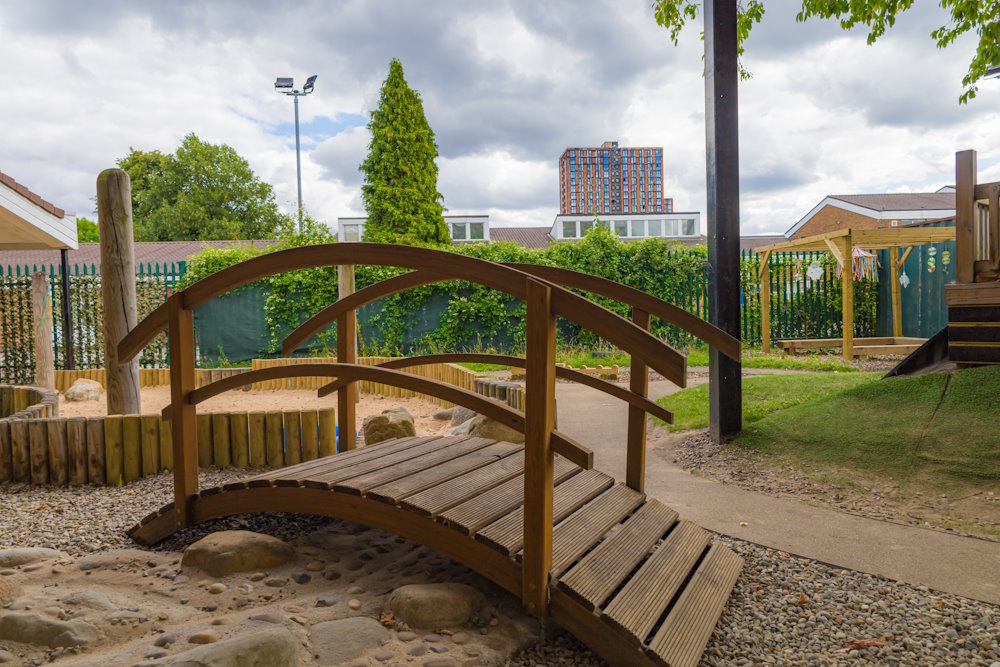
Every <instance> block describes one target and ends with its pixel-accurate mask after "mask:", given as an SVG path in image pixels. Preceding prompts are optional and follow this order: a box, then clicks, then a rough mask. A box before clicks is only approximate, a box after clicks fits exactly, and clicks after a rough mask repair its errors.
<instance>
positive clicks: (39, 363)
mask: <svg viewBox="0 0 1000 667" xmlns="http://www.w3.org/2000/svg"><path fill="white" fill-rule="evenodd" d="M31 315H32V331H33V333H34V340H35V385H36V386H39V387H44V388H46V389H55V388H56V353H55V348H54V347H53V345H52V291H51V290H50V289H49V277H48V276H47V275H45V272H44V271H37V272H35V273H34V274H33V275H32V276H31Z"/></svg>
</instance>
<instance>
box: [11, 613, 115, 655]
mask: <svg viewBox="0 0 1000 667" xmlns="http://www.w3.org/2000/svg"><path fill="white" fill-rule="evenodd" d="M100 638H101V631H100V630H99V629H98V628H97V626H95V625H91V624H90V623H87V622H86V621H79V620H74V621H60V620H58V619H55V618H50V617H48V616H43V615H42V614H36V613H34V612H11V613H8V614H4V615H3V616H0V639H6V640H8V641H16V642H22V643H24V644H32V645H34V646H47V647H49V648H59V647H68V646H80V645H81V644H89V643H90V642H94V641H97V640H98V639H100Z"/></svg>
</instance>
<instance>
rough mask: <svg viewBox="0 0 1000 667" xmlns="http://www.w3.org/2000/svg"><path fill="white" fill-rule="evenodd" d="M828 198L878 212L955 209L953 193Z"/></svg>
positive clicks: (912, 193) (831, 196)
mask: <svg viewBox="0 0 1000 667" xmlns="http://www.w3.org/2000/svg"><path fill="white" fill-rule="evenodd" d="M830 198H831V199H838V200H840V201H843V202H847V203H848V204H854V205H855V206H861V207H863V208H869V209H871V210H873V211H880V212H881V211H926V210H934V211H941V210H949V209H953V208H955V193H954V191H952V192H899V193H887V194H875V195H830Z"/></svg>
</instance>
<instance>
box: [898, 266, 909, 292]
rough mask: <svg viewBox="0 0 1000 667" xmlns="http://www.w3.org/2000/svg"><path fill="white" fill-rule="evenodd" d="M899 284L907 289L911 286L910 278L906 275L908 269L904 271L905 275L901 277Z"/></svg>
mask: <svg viewBox="0 0 1000 667" xmlns="http://www.w3.org/2000/svg"><path fill="white" fill-rule="evenodd" d="M899 284H900V285H902V286H903V289H906V288H907V287H909V286H910V276H908V275H906V269H903V275H901V276H899Z"/></svg>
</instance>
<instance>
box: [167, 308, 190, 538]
mask: <svg viewBox="0 0 1000 667" xmlns="http://www.w3.org/2000/svg"><path fill="white" fill-rule="evenodd" d="M183 298H184V297H183V294H181V293H178V294H174V295H173V296H171V297H170V298H169V299H167V309H168V313H169V319H168V325H167V331H168V344H169V349H170V407H171V412H170V414H171V421H172V423H171V424H170V433H171V436H172V437H171V439H172V444H173V447H172V450H173V451H172V452H171V454H172V456H171V460H172V463H173V468H174V525H175V526H176V527H177V528H178V529H180V528H184V527H185V526H187V525H189V524H190V523H191V520H192V518H193V517H192V512H191V509H192V508H191V497H192V496H194V495H195V494H196V493H198V423H197V422H198V414H197V411H196V409H195V406H194V405H191V404H190V403H188V401H187V398H188V394H190V393H191V392H192V391H194V390H195V377H194V313H193V312H192V311H190V310H188V309H186V308H184V303H183Z"/></svg>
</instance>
